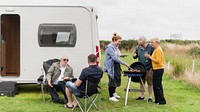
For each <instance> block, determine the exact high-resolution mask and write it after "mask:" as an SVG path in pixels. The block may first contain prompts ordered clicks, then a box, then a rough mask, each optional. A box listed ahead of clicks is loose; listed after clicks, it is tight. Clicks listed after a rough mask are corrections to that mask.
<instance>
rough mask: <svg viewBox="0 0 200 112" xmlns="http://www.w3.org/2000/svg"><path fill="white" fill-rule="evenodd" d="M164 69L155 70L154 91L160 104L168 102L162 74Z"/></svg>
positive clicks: (156, 100)
mask: <svg viewBox="0 0 200 112" xmlns="http://www.w3.org/2000/svg"><path fill="white" fill-rule="evenodd" d="M163 72H164V69H159V70H153V91H154V97H155V102H156V103H159V104H166V100H165V98H164V91H163V87H162V76H163Z"/></svg>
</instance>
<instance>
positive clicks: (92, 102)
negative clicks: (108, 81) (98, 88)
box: [87, 94, 99, 112]
mask: <svg viewBox="0 0 200 112" xmlns="http://www.w3.org/2000/svg"><path fill="white" fill-rule="evenodd" d="M98 96H99V94H97V95H96V96H95V97H94V99H91V98H90V97H89V98H88V99H89V100H90V102H91V103H90V106H89V108H88V110H87V112H89V110H90V109H91V107H92V105H94V106H95V108H96V110H97V111H99V108H98V107H97V105H96V104H95V101H96V99H97V98H98Z"/></svg>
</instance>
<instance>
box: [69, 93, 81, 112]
mask: <svg viewBox="0 0 200 112" xmlns="http://www.w3.org/2000/svg"><path fill="white" fill-rule="evenodd" d="M73 97H74V99H75V100H76V102H77V103H78V106H79V108H80V109H81V112H84V111H83V108H82V107H81V104H80V102H79V101H78V100H77V99H76V96H74V95H73ZM74 109H75V107H73V108H72V110H74Z"/></svg>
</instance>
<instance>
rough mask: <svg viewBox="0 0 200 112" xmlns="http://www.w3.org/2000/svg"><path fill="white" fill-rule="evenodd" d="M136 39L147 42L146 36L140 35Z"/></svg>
mask: <svg viewBox="0 0 200 112" xmlns="http://www.w3.org/2000/svg"><path fill="white" fill-rule="evenodd" d="M138 40H142V41H143V42H147V38H146V37H145V36H140V37H139V38H138Z"/></svg>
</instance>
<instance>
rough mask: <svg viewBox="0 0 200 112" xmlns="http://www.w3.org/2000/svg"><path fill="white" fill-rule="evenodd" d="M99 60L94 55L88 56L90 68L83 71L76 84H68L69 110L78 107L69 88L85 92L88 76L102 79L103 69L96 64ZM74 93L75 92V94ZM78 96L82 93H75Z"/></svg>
mask: <svg viewBox="0 0 200 112" xmlns="http://www.w3.org/2000/svg"><path fill="white" fill-rule="evenodd" d="M96 61H97V58H96V56H95V55H94V54H90V55H89V56H88V64H89V67H86V68H84V69H83V70H82V72H81V74H80V76H79V78H78V79H77V81H76V82H74V83H72V82H70V81H68V82H67V83H66V94H67V99H68V103H67V105H66V106H67V107H68V108H72V107H73V106H77V102H76V101H74V102H72V92H73V91H70V90H69V89H68V88H67V87H72V88H74V89H78V90H81V91H85V87H86V78H87V77H88V76H92V77H94V78H101V77H102V75H103V71H102V69H101V68H100V67H99V66H98V65H97V64H96ZM73 93H74V92H73ZM74 94H75V95H76V96H79V95H81V94H80V93H74Z"/></svg>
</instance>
